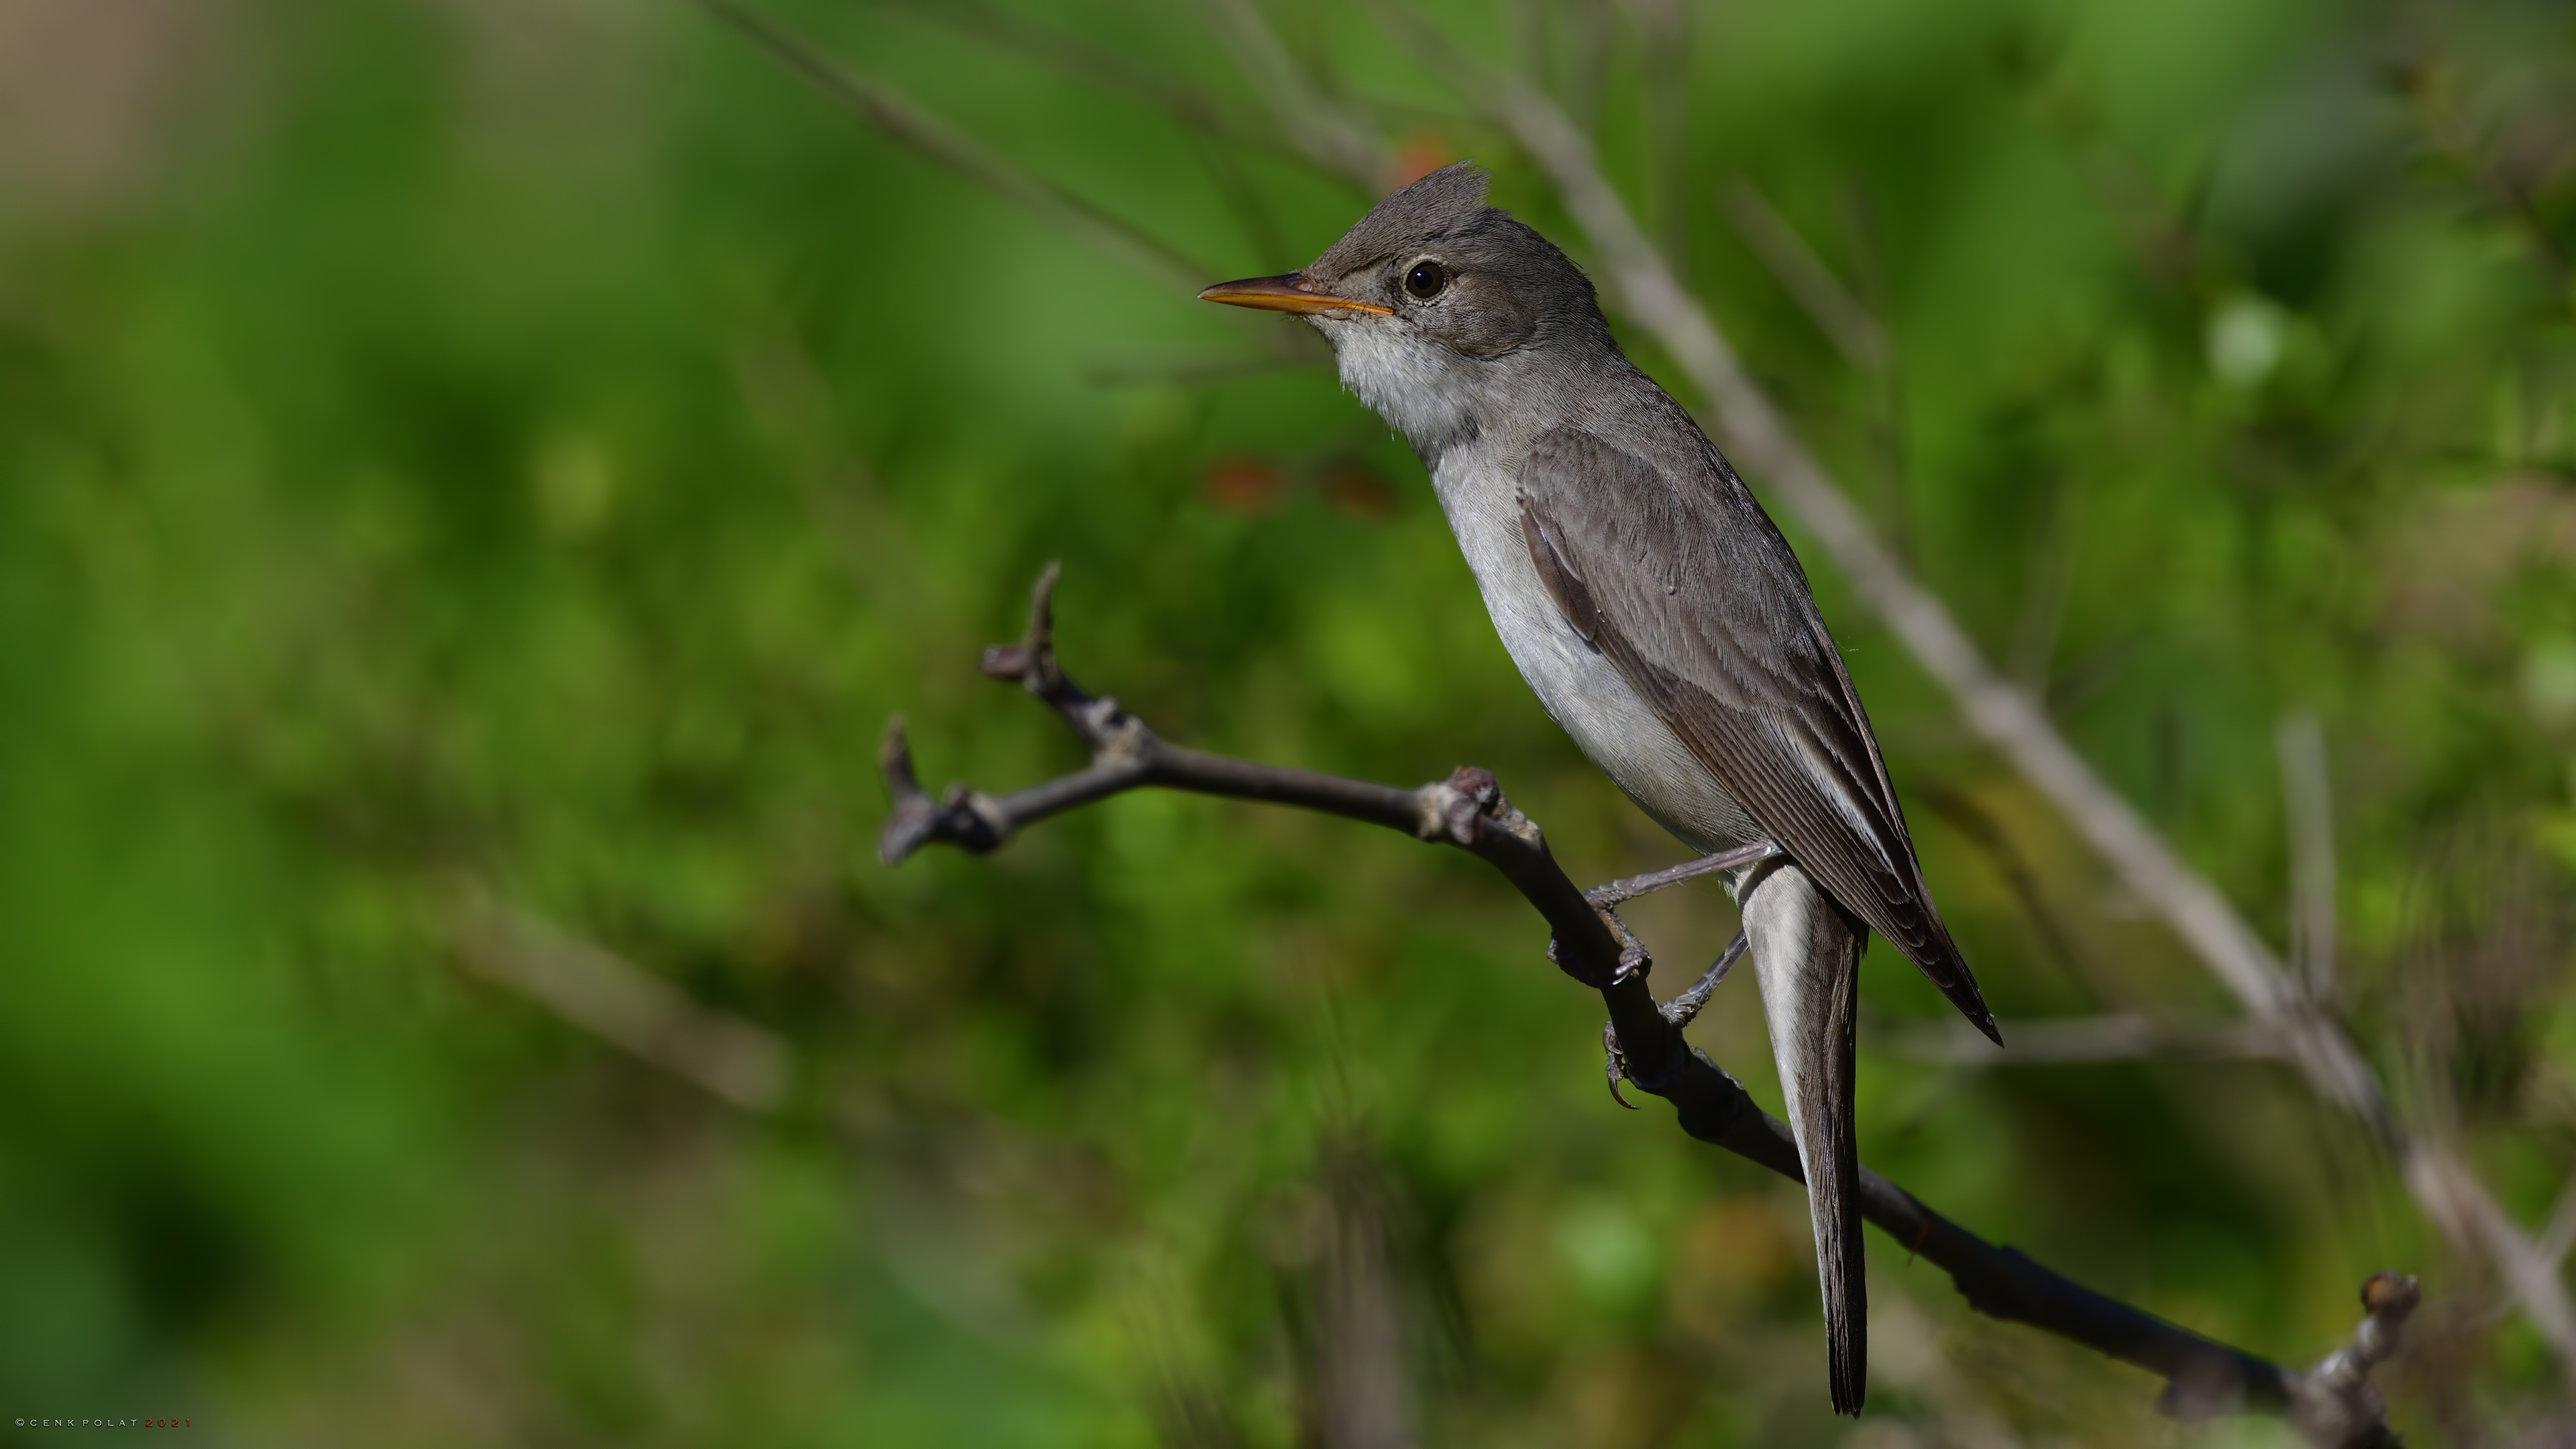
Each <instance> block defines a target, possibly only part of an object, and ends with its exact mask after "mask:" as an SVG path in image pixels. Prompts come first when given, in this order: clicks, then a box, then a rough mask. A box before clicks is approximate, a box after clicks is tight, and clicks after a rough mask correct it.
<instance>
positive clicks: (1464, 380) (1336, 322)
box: [1314, 317, 1481, 467]
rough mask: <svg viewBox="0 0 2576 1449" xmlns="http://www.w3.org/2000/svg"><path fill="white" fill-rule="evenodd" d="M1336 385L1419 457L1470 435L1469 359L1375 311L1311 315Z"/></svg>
mask: <svg viewBox="0 0 2576 1449" xmlns="http://www.w3.org/2000/svg"><path fill="white" fill-rule="evenodd" d="M1314 321H1315V324H1316V327H1317V329H1318V330H1320V331H1321V332H1322V333H1323V334H1324V336H1325V337H1326V338H1327V339H1328V340H1330V341H1331V342H1332V344H1333V357H1334V360H1335V361H1336V362H1337V363H1339V364H1340V367H1341V374H1342V386H1344V387H1346V388H1349V389H1350V390H1351V394H1352V396H1354V397H1357V398H1358V399H1359V400H1360V401H1361V402H1364V403H1366V404H1368V405H1369V407H1370V409H1371V410H1373V411H1374V412H1376V414H1377V415H1378V416H1379V417H1382V418H1384V419H1386V421H1387V423H1388V425H1389V426H1391V427H1393V428H1394V429H1395V430H1396V431H1397V432H1399V433H1402V434H1403V435H1404V440H1405V441H1406V442H1408V443H1411V444H1412V445H1413V451H1415V452H1416V453H1419V454H1421V455H1422V459H1423V461H1424V462H1425V463H1426V464H1432V465H1434V466H1435V467H1436V466H1437V460H1438V459H1439V457H1440V455H1441V454H1442V453H1443V452H1446V451H1447V450H1448V449H1449V447H1450V445H1452V444H1454V443H1457V442H1460V441H1463V440H1465V439H1468V438H1473V437H1474V436H1476V434H1477V432H1478V431H1479V430H1480V425H1481V419H1479V418H1478V417H1477V415H1476V394H1477V391H1478V384H1479V383H1480V381H1481V379H1480V378H1478V377H1477V376H1476V375H1475V369H1476V367H1477V364H1476V363H1475V362H1473V361H1471V360H1469V359H1467V358H1464V357H1461V356H1459V355H1458V354H1457V353H1455V352H1452V351H1450V350H1449V349H1448V348H1446V347H1443V346H1441V345H1440V344H1439V343H1437V342H1434V341H1432V340H1431V339H1429V338H1427V337H1425V336H1423V335H1422V334H1421V333H1420V332H1417V331H1415V330H1414V329H1413V328H1411V327H1408V326H1404V325H1402V324H1399V323H1393V322H1389V321H1381V320H1379V319H1377V318H1373V317H1372V318H1353V319H1344V318H1338V317H1329V318H1328V317H1318V318H1315V319H1314Z"/></svg>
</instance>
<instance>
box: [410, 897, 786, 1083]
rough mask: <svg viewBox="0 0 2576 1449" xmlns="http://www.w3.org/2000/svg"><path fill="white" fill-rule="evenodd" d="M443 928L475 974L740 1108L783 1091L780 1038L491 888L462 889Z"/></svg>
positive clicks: (783, 1062) (459, 957) (783, 1060)
mask: <svg viewBox="0 0 2576 1449" xmlns="http://www.w3.org/2000/svg"><path fill="white" fill-rule="evenodd" d="M448 931H449V934H450V937H451V938H452V940H453V941H454V944H455V947H456V957H457V960H458V961H459V962H460V963H461V964H463V965H464V966H465V967H466V969H468V970H470V971H472V972H473V973H474V974H475V975H477V976H480V977H482V978H483V979H484V980H486V981H489V982H491V983H493V984H494V985H496V986H502V987H506V988H508V989H509V990H511V991H514V992H517V993H518V994H519V995H521V996H525V997H527V998H528V999H530V1000H532V1001H534V1002H536V1003H537V1004H538V1005H540V1006H543V1007H545V1008H546V1009H547V1010H549V1011H551V1012H553V1013H554V1014H555V1015H557V1016H559V1017H561V1018H563V1019H564V1020H565V1021H567V1022H570V1023H571V1024H573V1025H574V1026H577V1027H579V1028H581V1029H582V1030H583V1031H586V1032H589V1033H590V1034H591V1035H593V1036H596V1037H599V1038H601V1039H603V1040H605V1041H608V1042H610V1043H613V1044H614V1045H616V1046H618V1047H620V1048H623V1049H624V1050H626V1051H628V1052H631V1053H633V1054H634V1055H636V1056H637V1057H640V1058H642V1059H643V1060H645V1061H647V1062H650V1063H651V1064H653V1065H654V1066H657V1067H660V1068H662V1069H663V1070H664V1071H667V1072H670V1073H671V1074H673V1075H674V1076H678V1077H681V1078H684V1079H686V1080H687V1081H690V1082H694V1083H696V1084H697V1085H698V1086H700V1087H703V1088H705V1089H706V1090H707V1091H708V1092H711V1093H713V1094H714V1095H716V1096H718V1097H721V1098H723V1099H724V1100H726V1101H728V1102H731V1103H733V1104H734V1105H735V1106H737V1107H743V1108H747V1109H749V1110H752V1111H755V1112H763V1111H769V1110H771V1109H773V1108H775V1107H777V1106H778V1105H779V1103H780V1101H781V1100H783V1099H784V1097H785V1095H786V1091H787V1078H788V1067H789V1055H788V1050H787V1047H786V1045H785V1044H784V1043H782V1042H780V1041H779V1040H778V1038H777V1037H775V1036H772V1035H771V1034H770V1033H768V1032H766V1031H763V1030H762V1029H761V1028H759V1027H757V1026H754V1025H752V1024H751V1023H750V1022H747V1021H744V1020H741V1019H740V1018H738V1017H734V1016H728V1015H726V1014H724V1013H722V1012H717V1011H710V1010H708V1009H707V1008H705V1007H702V1006H700V1005H698V1004H697V1003H696V1002H694V1001H691V1000H690V999H689V998H688V997H687V996H686V995H685V994H684V993H682V992H681V991H680V990H679V989H678V988H676V987H674V986H672V985H671V984H670V983H669V982H667V981H664V980H663V979H662V978H660V977H658V976H655V975H654V974H653V973H651V972H649V971H646V970H644V969H643V968H641V967H639V966H635V965H633V964H630V963H629V962H626V961H623V960H621V959H619V958H618V957H617V956H615V955H614V954H612V953H610V952H608V951H606V950H603V949H602V948H600V947H599V946H597V945H594V944H593V943H591V942H589V941H585V940H583V939H581V938H580V937H578V936H575V935H573V934H571V933H570V932H568V931H565V930H564V929H562V928H561V927H559V926H556V925H555V924H553V923H552V922H550V921H547V920H544V919H542V918H541V917H538V916H536V915H534V914H532V913H530V912H528V911H526V910H524V909H522V908H520V907H518V906H514V905H512V904H510V903H509V902H507V901H505V900H502V899H501V898H500V897H499V896H496V895H494V894H493V893H492V892H490V891H489V890H486V889H484V888H482V887H479V886H470V887H467V888H465V889H463V890H462V891H460V892H459V893H458V895H457V898H456V901H455V904H454V906H453V907H452V909H451V910H450V911H449V915H448Z"/></svg>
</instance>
